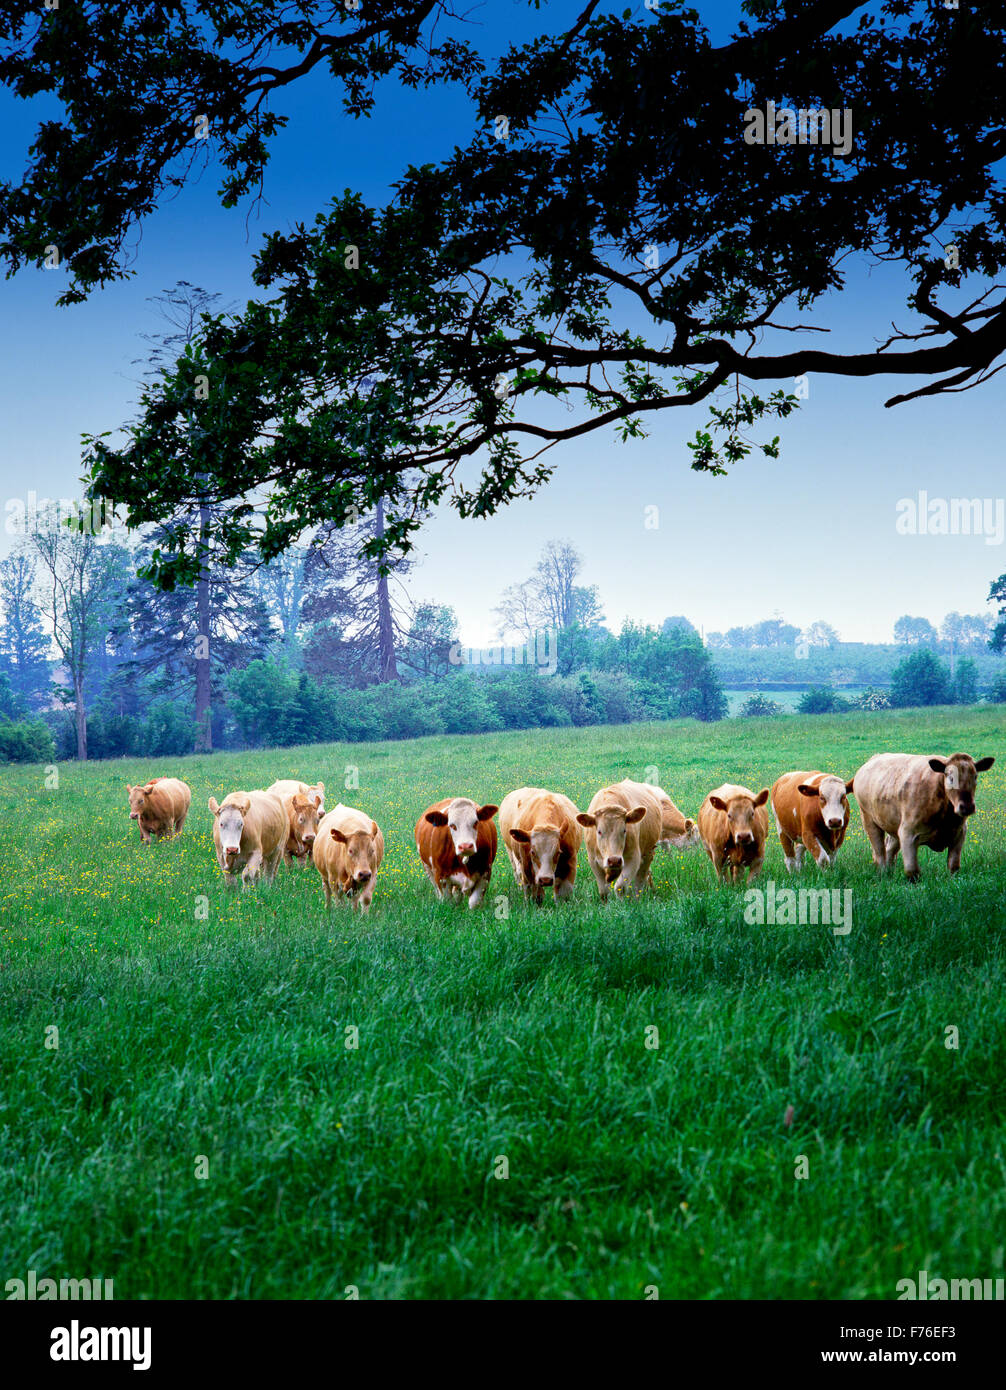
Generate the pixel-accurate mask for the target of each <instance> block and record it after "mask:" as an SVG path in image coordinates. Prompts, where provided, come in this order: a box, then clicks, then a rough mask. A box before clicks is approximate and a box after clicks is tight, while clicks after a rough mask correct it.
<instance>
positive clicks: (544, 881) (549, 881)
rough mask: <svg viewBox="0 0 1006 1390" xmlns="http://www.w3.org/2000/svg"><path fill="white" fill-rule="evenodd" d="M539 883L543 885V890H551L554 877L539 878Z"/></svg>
mask: <svg viewBox="0 0 1006 1390" xmlns="http://www.w3.org/2000/svg"><path fill="white" fill-rule="evenodd" d="M538 882H539V883H540V884H541V886H542V887H543V888H551V887H552V876H551V874H550V875H549V876H548V878H539V879H538Z"/></svg>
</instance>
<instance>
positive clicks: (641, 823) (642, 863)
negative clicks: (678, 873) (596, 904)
mask: <svg viewBox="0 0 1006 1390" xmlns="http://www.w3.org/2000/svg"><path fill="white" fill-rule="evenodd" d="M661 795H663V793H661ZM667 800H668V801H669V800H670V798H667ZM671 804H672V805H673V803H671ZM675 809H676V808H675ZM664 814H665V813H664V810H663V805H662V802H661V798H660V797H658V796H657V795H656V788H655V787H651V786H649V785H648V784H647V783H645V782H632V781H630V780H629V779H628V778H626V779H624V780H623V781H621V782H616V783H615V784H614V786H611V787H602V788H601V790H600V791H599V792H595V793H594V795H593V797H591V801H590V805H589V806H588V807H587V809H586V811H581V812H580V813H579V814H578V815H577V817H576V819H577V821H578V823H579V824H580V825H582V826H583V827H584V830H585V834H584V837H583V838H584V845H585V846H586V850H587V860H588V862H589V864H590V867H591V869H592V870H593V871H594V877H595V879H596V880H597V890H598V892H599V893H600V895H601V901H602V902H606V901H607V898H608V894H609V892H610V891H611V889H612V888H614V890H615V892H616V893H625V892H633V893H639V892H640V891H641V890H642V889H643V888H645V887H646V885H647V883H652V880H651V879H650V864H651V863H652V861H653V853H654V850H655V849H656V848H657V844H658V842H659V841H660V839H661V836H662V833H663V817H664ZM683 820H684V818H683V817H682V821H683Z"/></svg>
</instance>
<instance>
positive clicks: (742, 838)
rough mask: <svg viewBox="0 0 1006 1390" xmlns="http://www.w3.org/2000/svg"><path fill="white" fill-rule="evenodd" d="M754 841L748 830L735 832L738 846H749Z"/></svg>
mask: <svg viewBox="0 0 1006 1390" xmlns="http://www.w3.org/2000/svg"><path fill="white" fill-rule="evenodd" d="M753 839H754V836H753V835H752V833H751V831H750V830H739V831H738V832H737V843H738V844H739V845H749V844H750V843H751V841H752V840H753Z"/></svg>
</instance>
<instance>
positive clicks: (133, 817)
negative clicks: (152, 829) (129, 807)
mask: <svg viewBox="0 0 1006 1390" xmlns="http://www.w3.org/2000/svg"><path fill="white" fill-rule="evenodd" d="M129 819H130V820H139V819H140V813H139V811H130V813H129Z"/></svg>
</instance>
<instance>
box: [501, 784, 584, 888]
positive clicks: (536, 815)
mask: <svg viewBox="0 0 1006 1390" xmlns="http://www.w3.org/2000/svg"><path fill="white" fill-rule="evenodd" d="M576 817H577V809H576V807H575V806H574V805H573V803H572V801H570V799H569V797H568V796H563V795H562V793H561V792H549V791H545V790H544V788H542V787H519V788H518V789H517V791H514V792H510V793H509V795H507V796H505V797H504V798H503V804H502V805H501V806H500V809H499V823H500V834H501V835H502V837H503V843H504V844H505V845H506V850H507V854H508V855H509V856H510V863H511V864H512V865H513V873H514V878H515V879H516V880H517V883H518V886H519V887H521V888H522V889H523V890H524V893H525V895H526V896H528V897H530V898H532V899H533V901H534V902H536V903H541V901H542V900H543V898H544V896H545V889H546V888H551V889H552V894H553V898H554V900H555V901H556V902H562V901H563V899H564V898H568V897H569V896H570V894H571V893H572V892H573V885H574V883H575V882H576V856H577V854H578V853H579V851H580V840H581V834H580V827H579V825H577V823H576Z"/></svg>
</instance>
